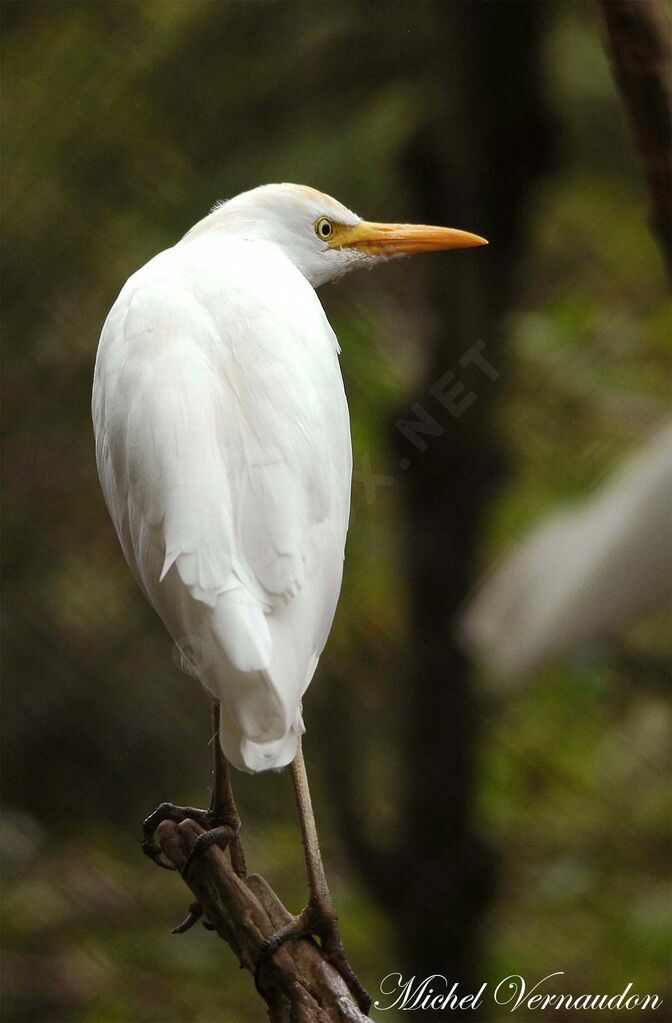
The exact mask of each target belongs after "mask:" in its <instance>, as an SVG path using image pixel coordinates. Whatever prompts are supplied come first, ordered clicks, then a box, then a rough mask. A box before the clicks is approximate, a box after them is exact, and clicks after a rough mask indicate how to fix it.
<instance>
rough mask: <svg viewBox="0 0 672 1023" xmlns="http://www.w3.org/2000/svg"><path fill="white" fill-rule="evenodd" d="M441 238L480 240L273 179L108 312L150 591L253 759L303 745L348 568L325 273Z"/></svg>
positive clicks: (236, 759) (98, 429)
mask: <svg viewBox="0 0 672 1023" xmlns="http://www.w3.org/2000/svg"><path fill="white" fill-rule="evenodd" d="M325 223H326V224H327V225H328V228H327V227H325ZM327 230H328V234H327ZM432 231H433V232H435V234H434V235H430V233H429V232H432ZM413 232H415V234H413ZM423 232H424V233H423ZM439 232H443V234H441V235H440V234H439ZM409 238H410V239H411V241H409ZM423 238H424V247H425V248H432V247H433V248H450V247H463V246H467V245H474V244H480V243H481V239H476V238H475V236H472V235H467V234H464V233H463V232H450V231H449V230H448V229H434V228H432V229H429V228H427V229H418V228H410V227H408V228H406V227H403V226H402V225H369V224H366V223H365V222H363V221H361V220H360V218H359V217H357V216H355V214H353V213H351V212H350V211H349V210H347V209H346V208H345V207H344V206H341V205H340V203H337V202H336V201H335V200H333V199H330V198H329V197H328V196H325V195H323V194H321V193H319V192H316V191H314V190H313V189H307V188H303V187H300V186H294V185H274V186H264V187H263V188H259V189H255V190H253V191H252V192H247V193H244V194H243V195H241V196H238V197H237V198H236V199H233V200H231V201H230V202H229V203H226V204H224V205H223V206H219V207H216V208H215V209H214V210H213V212H212V213H211V214H210V215H209V216H208V217H206V218H205V219H204V220H203V221H201V222H200V223H199V224H197V225H196V226H195V227H194V228H192V230H191V231H190V232H189V233H188V234H187V235H186V236H185V238H184V239H182V241H181V242H179V243H178V244H177V245H176V246H174V247H173V248H171V249H168V250H166V251H165V252H162V253H160V254H159V255H158V256H156V257H155V258H154V259H152V260H150V262H149V263H147V265H146V266H144V267H143V268H142V269H141V270H139V271H138V272H137V273H135V274H134V275H133V276H132V277H131V278H130V279H129V280H128V282H127V283H126V285H125V286H124V288H123V289H122V291H121V294H120V295H119V297H118V299H117V301H116V302H115V304H114V306H113V308H112V310H111V312H110V314H109V316H108V318H107V321H106V323H105V326H104V328H103V332H102V336H101V339H100V346H99V350H98V358H97V362H96V370H95V379H94V390H93V421H94V428H95V435H96V455H97V462H98V471H99V474H100V479H101V483H102V487H103V491H104V494H105V498H106V501H107V505H108V508H109V511H110V514H111V516H112V520H113V522H114V525H115V528H116V531H117V533H118V536H119V539H120V541H121V545H122V548H123V551H124V554H125V556H126V560H127V561H128V564H129V565H130V567H131V569H132V571H133V573H134V575H135V576H136V578H137V580H138V582H139V583H140V585H141V587H142V589H143V591H144V593H145V595H146V597H147V599H148V600H149V601H150V602H151V604H152V605H153V606H154V607H155V608H156V610H157V611H158V613H159V614H160V616H161V618H162V619H163V621H164V623H165V625H166V627H167V628H168V630H169V632H170V633H171V635H172V636H173V638H174V640H175V641H176V643H177V644H178V646H180V647H181V648H189V649H191V650H194V651H196V658H195V664H194V671H195V673H196V674H197V675H198V677H199V678H200V680H201V682H202V683H203V685H204V686H205V687H206V689H207V690H208V691H209V692H210V693H211V694H212V696H213V697H214V698H215V699H216V700H218V701H220V707H221V728H220V735H221V741H222V747H223V750H224V752H225V754H226V756H227V757H228V759H229V760H230V761H231V763H233V764H234V765H235V766H236V767H238V768H240V769H243V770H248V771H260V770H266V769H269V768H278V767H282V766H284V765H286V764H288V763H289V762H290V761H291V760H292V759H293V758H294V755H295V751H296V739H297V735H300V734H301V732H302V730H303V724H302V720H301V712H300V702H301V697H302V694H303V693H304V691H305V689H306V687H307V686H308V684H309V682H310V680H311V678H312V675H313V673H314V671H315V668H316V665H317V661H318V658H319V656H320V654H321V652H322V649H323V647H324V644H325V642H326V639H327V636H328V634H329V629H330V627H331V623H332V619H333V616H334V611H335V609H336V603H337V600H338V594H339V590H340V585H341V576H342V568H343V554H344V544H345V537H346V531H347V523H348V510H349V503H350V477H351V450H350V435H349V423H348V408H347V403H346V398H345V394H344V390H343V382H342V378H341V373H340V368H339V364H338V352H339V348H338V343H337V340H336V337H335V335H334V333H333V331H332V329H331V327H330V326H329V323H328V321H327V319H326V316H325V314H324V311H323V309H322V306H321V305H320V303H319V301H318V299H317V296H316V294H315V291H314V287H317V286H318V285H319V284H321V283H323V282H324V281H326V280H329V279H330V278H333V277H336V276H339V275H340V274H342V273H344V272H345V271H346V270H348V269H349V268H350V267H351V266H353V265H356V264H357V263H365V262H368V263H371V262H373V261H376V260H379V259H382V258H389V257H390V256H392V255H397V254H401V253H402V252H409V251H416V250H418V249H419V248H420V247H421V242H422V239H423ZM432 238H433V239H434V242H433V244H431V239H432ZM428 239H429V241H428Z"/></svg>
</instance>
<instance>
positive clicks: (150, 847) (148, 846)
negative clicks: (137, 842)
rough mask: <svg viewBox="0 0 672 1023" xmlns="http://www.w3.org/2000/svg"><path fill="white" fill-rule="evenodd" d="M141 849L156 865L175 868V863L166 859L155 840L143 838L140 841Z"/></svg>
mask: <svg viewBox="0 0 672 1023" xmlns="http://www.w3.org/2000/svg"><path fill="white" fill-rule="evenodd" d="M142 851H143V852H144V854H145V856H149V858H150V860H152V861H153V862H154V863H156V865H157V867H163V869H164V870H177V867H176V866H175V864H174V863H171V862H170V860H167V859H166V857H165V856H164V855H163V853H162V851H161V848H160V847H159V846H158V845H157V844H156V842H154V841H151V840H150V841H147V840H145V841H144V842H143V843H142Z"/></svg>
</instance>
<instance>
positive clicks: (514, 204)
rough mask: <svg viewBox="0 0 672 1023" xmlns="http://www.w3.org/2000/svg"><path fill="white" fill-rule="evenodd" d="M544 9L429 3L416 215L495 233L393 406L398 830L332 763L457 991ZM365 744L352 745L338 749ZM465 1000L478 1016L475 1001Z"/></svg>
mask: <svg viewBox="0 0 672 1023" xmlns="http://www.w3.org/2000/svg"><path fill="white" fill-rule="evenodd" d="M545 7H546V5H545V4H539V3H511V4H505V3H496V4H487V3H443V4H437V5H436V8H435V10H436V18H437V24H438V26H439V33H440V38H439V39H437V40H436V46H435V55H434V67H433V74H434V77H435V79H436V103H435V110H434V114H433V116H432V117H431V119H429V120H428V121H427V122H426V123H425V125H424V127H423V128H422V129H421V130H420V131H419V133H418V136H417V138H416V139H415V140H414V143H413V145H412V146H411V147H410V150H409V152H408V155H407V161H406V166H405V168H404V174H405V179H406V183H407V189H408V192H409V193H410V194H411V195H412V196H413V198H412V200H411V204H410V205H411V206H412V208H413V210H414V211H417V213H418V219H420V218H422V219H424V220H425V222H426V223H437V224H447V225H450V226H454V227H461V228H466V229H467V230H471V231H475V232H477V233H480V234H483V235H484V236H485V237H487V238H488V239H489V241H490V246H489V248H488V249H485V250H484V249H476V250H474V251H472V252H460V253H455V254H449V255H447V256H444V257H443V258H442V259H436V260H435V261H433V262H432V263H431V270H430V272H431V273H432V274H433V277H432V278H430V288H431V294H430V295H429V296H428V299H429V304H430V306H431V308H432V309H433V312H434V313H435V314H436V318H437V321H438V323H439V327H438V329H437V331H436V333H435V335H434V337H433V339H432V353H431V358H430V362H429V368H428V374H427V377H426V380H425V386H424V389H423V391H422V392H421V393H420V394H419V395H418V396H417V397H415V398H414V399H411V400H410V401H409V407H407V408H404V409H399V410H398V415H397V416H396V417H395V426H394V428H393V430H392V436H393V443H394V450H395V454H396V457H397V459H398V465H399V470H398V472H399V477H400V479H401V480H402V481H403V484H402V485H403V493H404V504H405V515H406V553H407V565H406V571H407V578H408V587H409V603H410V613H411V623H410V644H409V649H408V661H407V664H406V665H405V666H400V674H404V673H405V676H406V686H405V692H406V706H405V707H404V714H403V720H402V724H401V728H400V738H399V756H400V757H401V761H402V769H401V777H402V778H403V786H402V791H401V793H400V798H399V823H398V840H397V845H396V848H395V849H393V850H392V851H391V852H390V853H389V854H386V853H383V852H381V850H380V849H376V850H373V849H372V848H371V847H370V845H369V844H368V843H367V839H366V835H365V834H363V833H362V829H361V828H359V827H358V822H357V813H356V799H354V798H352V797H353V795H356V793H352V792H348V784H349V782H350V780H349V778H348V772H345V771H340V773H339V777H338V785H339V799H338V801H337V802H338V805H339V809H340V810H341V813H342V823H343V825H344V827H343V834H344V836H345V837H346V838H347V840H348V841H349V844H350V849H351V851H352V852H353V853H354V856H355V859H356V860H357V862H358V863H359V867H360V870H361V872H362V874H363V876H364V878H365V880H366V882H367V884H368V886H369V888H370V890H371V891H372V892H373V893H374V895H375V897H376V898H377V900H378V901H379V902H380V903H381V904H382V905H383V906H384V907H385V909H386V911H387V912H388V914H389V917H390V919H391V921H392V922H393V926H394V927H395V929H396V933H397V938H398V944H399V948H400V953H401V961H400V962H394V963H393V964H391V966H390V969H393V970H402V971H403V975H404V977H405V978H409V977H411V976H415V978H416V980H418V981H419V980H421V979H422V978H425V977H428V976H430V975H431V974H433V973H437V972H438V973H442V974H444V975H445V976H446V977H447V978H448V979H449V986H450V984H452V983H453V982H454V981H459V983H460V993H461V994H465V993H467V992H472V991H475V990H476V989H477V988H478V986H479V984H480V983H481V982H482V979H483V978H482V977H481V973H480V934H481V931H482V928H483V924H484V917H485V915H486V913H487V910H488V908H489V906H490V904H491V901H492V898H493V894H494V863H493V857H492V855H491V854H490V852H489V850H488V848H487V847H486V845H485V844H484V843H483V841H482V840H481V839H480V837H479V836H478V834H477V833H476V830H475V827H474V819H473V818H474V814H473V804H474V765H475V763H476V757H477V746H478V722H477V718H478V712H477V707H476V698H475V693H474V689H473V683H472V674H471V669H470V667H469V665H468V664H467V662H466V660H465V658H464V656H463V655H462V653H461V652H460V650H459V649H458V646H457V644H456V642H455V638H454V635H453V629H454V622H455V616H456V612H457V610H458V608H459V607H460V605H461V603H462V602H463V601H464V599H465V597H466V595H467V594H468V593H469V590H470V588H471V586H472V585H473V584H474V582H475V571H476V553H477V548H478V543H479V539H480V536H481V528H482V520H483V516H484V512H485V510H486V509H487V506H488V502H489V501H490V499H491V497H492V496H493V495H494V493H495V492H496V490H497V489H498V488H499V486H500V484H501V479H502V472H503V462H502V455H501V451H500V445H499V443H498V440H497V428H496V425H495V422H494V410H495V405H496V401H497V398H498V394H499V388H500V386H501V382H502V380H503V379H504V375H505V356H504V346H503V344H502V343H501V342H502V338H503V337H504V335H505V333H506V323H505V317H506V314H507V311H508V309H509V308H510V306H511V305H512V302H513V297H514V290H515V280H516V273H517V271H518V270H519V267H520V264H519V257H520V255H521V252H522V250H523V248H524V243H525V211H526V208H527V203H528V201H529V199H530V198H531V196H532V194H533V191H534V187H535V184H536V183H537V181H538V179H539V177H540V176H541V175H542V174H543V172H544V170H545V168H546V166H547V161H548V155H547V154H548V144H547V143H548V137H549V126H548V121H547V115H546V113H545V110H544V108H543V105H542V102H541V99H540V96H541V92H542V88H541V80H540V68H539V64H540V40H541V35H542V30H543V23H544V19H545V17H546V11H545ZM456 104H457V105H456ZM413 422H415V423H416V427H413V425H412V424H413ZM417 424H419V426H418V425H417ZM343 732H344V734H345V733H347V732H348V729H344V730H343ZM356 756H357V753H356V750H354V749H351V750H348V756H347V758H346V757H345V756H344V757H343V760H342V762H341V763H346V762H352V761H351V759H350V758H351V757H353V758H354V759H355V760H356ZM349 773H352V772H349ZM348 807H349V808H350V809H349V810H348ZM343 808H345V809H343ZM437 990H441V988H440V987H439V988H437ZM374 997H375V996H374ZM441 1015H442V1019H448V1018H457V1017H458V1016H459V1015H460V1012H459V1010H455V1011H454V1012H453V1014H452V1015H451V1014H450V1013H449V1012H445V1013H442V1014H441ZM464 1015H465V1016H466V1017H467V1018H473V1015H474V1013H473V1010H471V1009H468V1010H466V1011H465V1012H464ZM435 1016H436V1012H435V1011H428V1012H427V1014H426V1016H424V1015H423V1014H422V1012H418V1017H417V1018H428V1019H433V1018H434V1017H435Z"/></svg>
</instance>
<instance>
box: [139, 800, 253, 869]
mask: <svg viewBox="0 0 672 1023" xmlns="http://www.w3.org/2000/svg"><path fill="white" fill-rule="evenodd" d="M186 820H192V821H196V823H197V824H200V825H201V827H202V828H204V829H205V833H204V834H202V835H199V836H198V838H197V839H196V841H195V843H194V845H193V847H192V849H191V852H190V853H189V856H188V857H187V861H186V863H185V864H184V866H183V867H182V870H181V873H182V875H183V876H185V875H186V873H187V871H188V870H189V868H190V867H191V864H192V862H193V860H194V859H195V857H197V856H199V855H200V854H201V853H202V852H203V851H204V850H205V849H207V848H208V847H209V846H211V845H214V844H217V845H221V847H222V848H223V849H226V847H227V846H229V849H230V853H231V865H232V866H233V869H234V871H235V872H236V874H237V875H238V877H245V875H246V873H247V870H246V867H245V856H244V853H243V847H242V845H241V842H240V836H239V832H240V819H239V818H238V817H237V816H235V817H234V816H232V815H229V814H226V813H220V812H217V811H216V810H199V809H197V808H196V807H194V806H175V804H174V803H161V805H160V806H158V807H157V808H156V810H155V811H154V813H150V815H149V817H147V819H146V820H145V822H144V823H143V826H142V834H143V841H142V851H143V852H144V853H145V855H146V856H149V858H150V859H151V860H153V861H154V863H156V864H157V866H159V867H164V868H165V869H166V870H177V867H176V866H175V864H174V863H171V862H170V861H169V860H168V859H166V857H165V856H164V854H163V853H162V851H161V847H160V846H159V844H158V842H157V841H156V839H155V832H156V829H157V828H158V826H159V824H161V823H162V822H163V821H175V823H176V824H181V823H182V821H186Z"/></svg>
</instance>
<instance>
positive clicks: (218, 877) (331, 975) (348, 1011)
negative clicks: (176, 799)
mask: <svg viewBox="0 0 672 1023" xmlns="http://www.w3.org/2000/svg"><path fill="white" fill-rule="evenodd" d="M202 833H203V829H202V828H201V827H200V825H198V824H196V822H195V821H193V820H186V821H183V822H182V823H181V824H176V823H174V822H173V821H164V822H163V823H162V824H160V825H159V827H158V829H157V836H158V840H159V844H160V846H161V849H162V851H163V853H164V855H165V856H166V857H167V858H168V859H169V860H170V861H171V863H173V864H174V865H175V866H176V867H177V868H178V870H179V869H181V867H182V866H183V865H184V863H185V861H186V859H187V856H188V854H189V851H190V850H191V848H192V846H193V844H194V842H195V840H196V838H197V837H198V836H199V835H200V834H202ZM184 880H185V883H186V884H187V885H188V887H189V888H190V889H191V892H192V894H193V895H194V897H195V899H196V901H197V902H198V903H199V905H200V906H201V907H202V909H203V912H204V914H205V916H206V917H207V919H208V921H209V922H210V923H211V924H212V926H213V927H214V929H215V930H216V932H217V934H218V935H219V936H220V938H223V939H224V941H226V942H227V943H228V944H229V945H230V946H231V949H232V951H233V952H234V954H235V955H236V956H237V957H238V959H239V961H240V965H241V966H242V967H244V968H245V969H247V970H249V971H250V972H251V973H252V974H254V970H255V966H256V962H257V956H258V954H259V947H260V945H261V943H262V941H263V940H264V938H267V937H270V935H272V934H274V933H275V932H276V931H278V930H279V929H280V928H281V927H282V926H283V925H284V924H286V923H288V922H289V921H290V920H291V915H290V913H289V912H288V911H287V909H286V908H285V907H284V906H283V904H282V903H281V902H280V900H279V899H278V897H277V895H276V894H275V893H274V892H273V890H272V889H271V887H270V886H269V884H268V883H267V882H266V881H265V880H264V878H263V877H261V875H259V874H250V875H249V876H247V877H245V878H240V877H238V876H237V875H236V874H235V873H234V871H233V869H232V868H231V865H230V863H229V860H228V857H227V855H226V853H225V852H224V851H223V850H222V849H219V848H217V847H216V846H212V847H211V848H210V849H209V850H208V851H207V852H206V853H204V854H203V855H202V856H200V857H199V858H198V859H197V860H196V861H195V862H194V863H193V864H192V865H191V867H190V869H189V873H188V879H186V878H185V879H184ZM258 991H259V994H260V996H261V997H262V998H263V999H264V1000H265V1002H266V1005H267V1007H268V1016H269V1019H270V1020H271V1023H366V1020H367V1017H366V1016H364V1015H363V1014H362V1013H361V1012H360V1010H359V1009H358V1008H357V1006H356V1005H355V1003H354V1002H353V1000H352V996H351V994H350V992H349V990H348V988H347V986H346V984H345V982H344V981H343V978H342V977H341V976H340V974H339V973H337V972H336V970H334V968H333V967H332V966H331V965H330V964H329V963H328V962H326V960H325V959H324V957H323V956H322V953H321V951H320V949H319V947H318V945H317V944H316V943H315V942H313V941H312V940H310V939H305V938H302V939H300V940H298V941H289V942H287V943H286V944H285V945H283V946H282V948H280V949H279V950H278V951H277V952H276V954H275V955H274V956H273V958H272V959H270V960H269V962H268V964H267V965H266V966H265V967H264V969H263V970H262V971H261V975H260V978H259V987H258Z"/></svg>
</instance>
